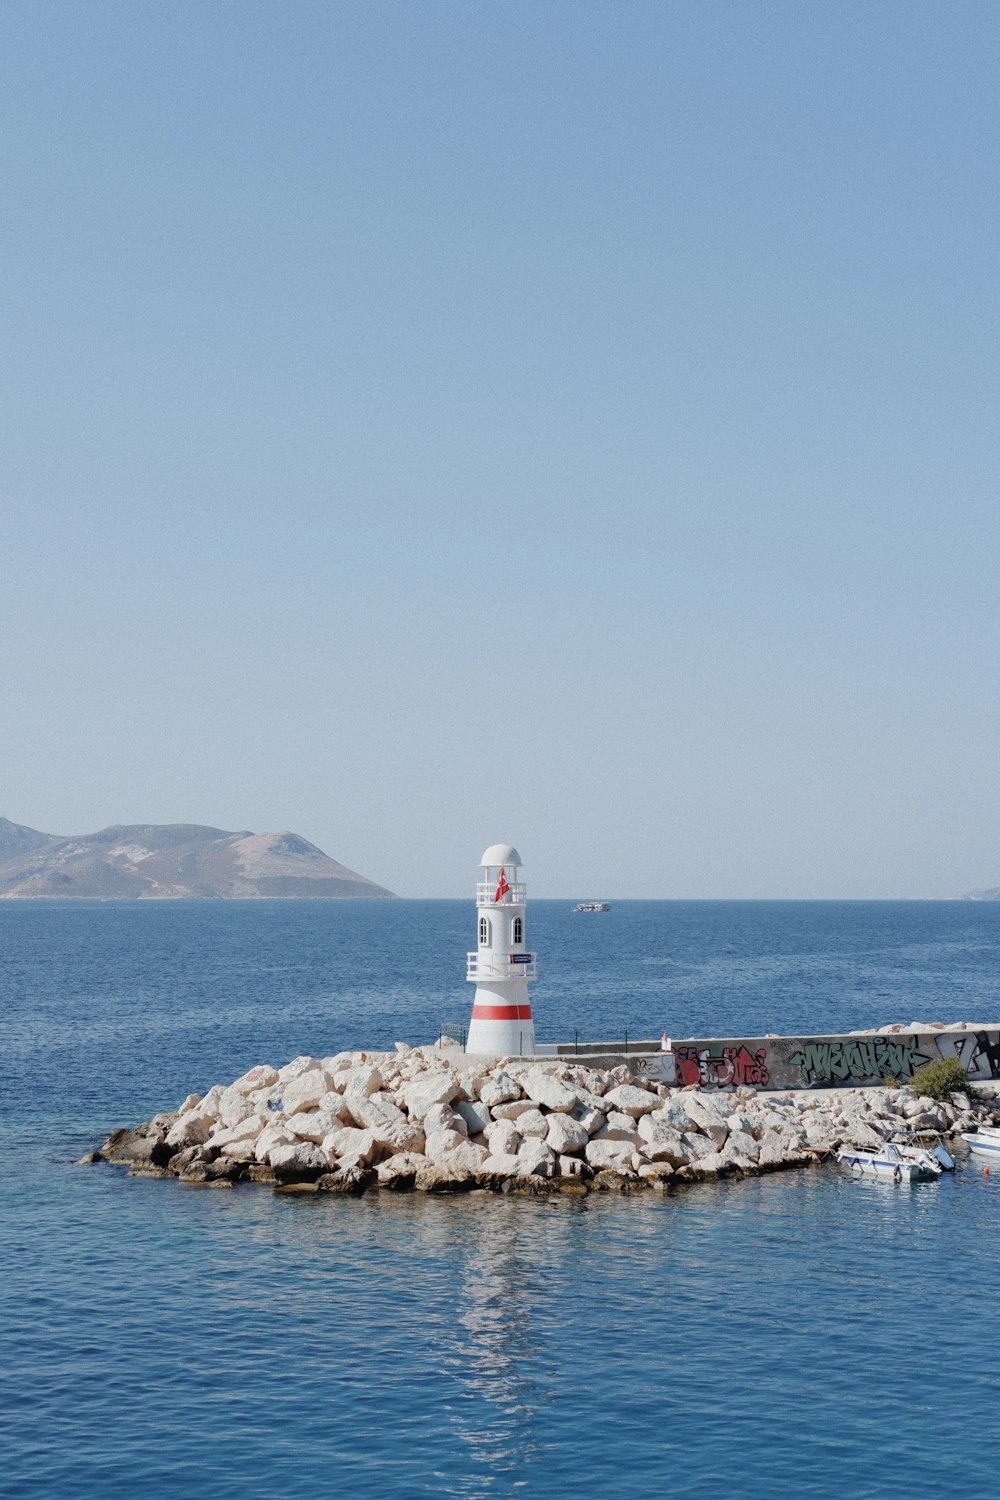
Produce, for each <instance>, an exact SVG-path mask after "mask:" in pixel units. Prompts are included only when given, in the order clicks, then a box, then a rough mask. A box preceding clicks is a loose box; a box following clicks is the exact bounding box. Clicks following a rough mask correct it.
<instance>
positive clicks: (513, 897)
mask: <svg viewBox="0 0 1000 1500" xmlns="http://www.w3.org/2000/svg"><path fill="white" fill-rule="evenodd" d="M479 863H480V865H481V867H482V869H481V873H480V879H479V882H478V884H477V885H476V931H477V937H478V940H479V941H478V947H477V948H476V950H475V952H474V953H470V954H469V961H468V971H467V973H466V976H465V977H466V978H467V979H469V980H471V981H473V982H474V983H475V986H476V993H475V994H474V995H473V997H472V1020H471V1022H470V1023H469V1035H468V1039H467V1041H466V1043H465V1050H466V1051H467V1052H484V1053H486V1054H487V1055H488V1056H491V1057H506V1056H518V1055H520V1056H524V1055H525V1054H529V1053H533V1052H534V1050H535V1023H534V1021H533V1020H532V1019H531V1001H530V1000H529V999H528V980H529V979H534V977H535V973H536V968H535V955H534V954H533V953H529V952H528V950H527V949H526V947H525V945H524V902H525V898H524V886H523V885H522V884H521V883H520V882H519V880H518V878H517V875H518V871H519V869H520V867H521V856H520V855H519V854H518V852H517V850H516V849H515V848H514V846H513V844H491V845H490V847H489V848H488V849H487V850H486V852H485V854H484V855H483V857H482V859H481V860H480V861H479Z"/></svg>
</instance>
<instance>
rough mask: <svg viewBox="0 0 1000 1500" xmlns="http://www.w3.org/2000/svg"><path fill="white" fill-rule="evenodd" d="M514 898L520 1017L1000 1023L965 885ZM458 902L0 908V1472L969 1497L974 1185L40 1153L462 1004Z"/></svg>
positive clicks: (983, 1410) (262, 1487) (119, 1492)
mask: <svg viewBox="0 0 1000 1500" xmlns="http://www.w3.org/2000/svg"><path fill="white" fill-rule="evenodd" d="M571 905H572V903H571V902H552V901H550V902H545V901H537V902H532V903H530V904H529V907H528V922H529V931H528V937H529V941H530V942H531V944H532V946H533V947H534V948H535V949H536V950H537V951H538V954H539V968H540V974H539V980H538V983H537V985H536V986H535V987H534V990H533V1001H534V1008H535V1014H536V1021H537V1025H538V1031H539V1035H540V1037H541V1038H543V1039H553V1040H554V1039H556V1038H557V1037H572V1035H573V1034H574V1033H579V1035H580V1037H581V1039H583V1038H621V1037H622V1036H623V1034H624V1033H625V1032H626V1030H627V1031H628V1033H629V1034H630V1035H631V1036H633V1037H639V1036H647V1037H648V1036H656V1035H659V1033H660V1032H661V1031H662V1030H663V1029H664V1028H665V1027H666V1028H667V1029H668V1030H669V1031H670V1033H671V1035H672V1036H674V1037H678V1038H680V1037H684V1036H688V1035H693V1036H698V1035H710V1034H711V1035H720V1036H722V1035H727V1034H728V1035H732V1034H736V1035H740V1034H743V1035H754V1034H761V1033H763V1032H768V1031H780V1032H794V1033H799V1034H801V1033H809V1032H823V1031H831V1030H832V1031H838V1030H850V1029H854V1028H857V1027H862V1026H865V1025H882V1024H884V1023H886V1022H888V1021H903V1022H909V1021H911V1020H921V1021H923V1020H931V1021H935V1020H938V1021H944V1022H950V1021H954V1020H959V1019H962V1020H970V1021H994V1022H995V1021H997V1020H998V1019H1000V904H998V905H991V904H976V903H968V902H953V903H888V902H879V903H866V902H838V903H824V902H809V903H794V902H780V903H779V902H776V903H767V902H620V903H615V905H614V906H613V909H612V910H611V911H610V912H609V913H607V914H604V915H596V916H586V915H574V914H572V913H571V911H570V907H571ZM473 936H474V910H473V907H472V905H471V902H455V901H441V902H419V901H407V902H385V903H382V902H370V903H369V902H357V903H355V902H316V903H312V902H301V903H300V902H259V903H239V902H233V903H226V902H206V903H176V904H174V903H150V904H146V903H134V904H133V903H115V902H102V903H57V904H48V903H24V904H21V903H13V902H6V903H0V1079H2V1085H0V1147H2V1156H0V1164H2V1175H0V1351H2V1357H0V1494H2V1495H4V1496H8V1495H9V1496H72V1497H76V1496H82V1497H90V1496H94V1497H98V1496H100V1497H115V1500H117V1497H129V1500H131V1497H141V1500H160V1497H163V1500H175V1497H185V1500H186V1497H189V1496H190V1497H195V1496H197V1497H198V1500H201V1497H211V1500H230V1497H234V1500H235V1497H247V1496H277V1497H281V1496H288V1497H298V1496H313V1495H317V1494H332V1495H336V1494H338V1493H347V1494H351V1495H353V1496H360V1497H367V1496H373V1497H374V1496H393V1497H395V1496H400V1497H410V1496H414V1497H416V1496H439V1495H446V1496H463V1497H490V1496H508V1495H511V1496H513V1495H527V1496H550V1495H551V1496H558V1497H559V1500H563V1497H566V1496H570V1497H574V1500H576V1497H582V1496H587V1495H617V1494H629V1495H636V1496H640V1497H645V1496H657V1497H660V1496H663V1497H674V1500H680V1497H688V1496H691V1497H694V1496H702V1495H704V1494H706V1493H715V1494H720V1495H725V1496H733V1497H741V1500H743V1497H746V1500H749V1497H761V1500H764V1497H781V1500H784V1497H788V1500H793V1497H794V1500H803V1497H843V1496H851V1497H859V1496H873V1497H885V1500H896V1497H899V1500H902V1497H906V1500H913V1497H932V1496H941V1497H954V1496H958V1495H963V1496H964V1495H979V1496H984V1497H993V1496H998V1495H1000V1477H998V1475H1000V1437H998V1422H997V1415H998V1409H1000V1408H998V1402H1000V1379H998V1375H997V1356H996V1350H997V1347H998V1334H1000V1315H998V1311H997V1309H998V1300H1000V1299H998V1296H997V1277H998V1254H997V1246H998V1243H1000V1176H997V1177H994V1178H991V1177H988V1176H984V1175H983V1173H982V1171H981V1170H980V1169H979V1168H977V1167H976V1166H975V1165H974V1164H973V1163H972V1162H970V1161H968V1160H964V1161H960V1163H959V1169H958V1171H957V1172H956V1173H955V1174H954V1175H953V1176H949V1177H945V1178H943V1179H941V1180H939V1181H937V1182H932V1183H926V1184H917V1185H913V1186H906V1187H897V1186H895V1185H894V1184H892V1183H884V1182H876V1183H864V1184H862V1183H859V1182H857V1181H854V1180H852V1179H851V1178H848V1177H844V1176H842V1175H841V1174H840V1173H839V1172H838V1169H837V1168H836V1167H820V1168H817V1169H814V1170H810V1171H795V1172H788V1173H783V1174H777V1175H773V1176H767V1177H762V1178H756V1179H750V1180H746V1181H742V1182H737V1181H724V1182H720V1183H718V1184H705V1185H701V1186H697V1187H692V1188H690V1189H687V1190H684V1191H679V1192H676V1193H672V1194H669V1195H666V1196H660V1195H654V1194H648V1195H642V1196H635V1197H629V1198H612V1197H608V1196H605V1195H603V1194H601V1195H598V1194H593V1195H591V1196H589V1197H586V1198H580V1199H577V1198H573V1199H564V1198H516V1197H509V1198H508V1197H493V1196H484V1195H475V1196H471V1197H455V1198H424V1197H419V1196H409V1195H398V1196H397V1195H389V1194H383V1195H381V1196H376V1195H370V1196H367V1197H365V1198H362V1199H357V1200H355V1199H348V1198H341V1197H313V1196H307V1195H298V1196H292V1195H281V1194H274V1193H272V1192H271V1191H270V1190H268V1189H267V1188H263V1187H252V1186H247V1187H238V1188H236V1189H230V1190H222V1189H218V1190H212V1189H198V1188H192V1187H189V1186H186V1185H183V1184H181V1183H178V1182H176V1181H155V1180H148V1179H129V1178H128V1177H127V1176H126V1175H125V1172H124V1171H123V1170H121V1169H116V1168H112V1167H109V1166H107V1165H97V1166H91V1167H83V1166H76V1165H74V1164H73V1163H74V1160H75V1158H77V1157H79V1156H80V1155H81V1154H82V1153H83V1152H85V1151H86V1150H89V1149H91V1148H92V1147H93V1146H95V1145H97V1144H99V1142H100V1141H101V1140H102V1139H103V1137H104V1136H105V1135H106V1134H107V1133H108V1132H109V1131H110V1130H111V1129H112V1128H113V1127H115V1126H117V1125H120V1124H134V1123H136V1122H137V1121H138V1120H140V1119H146V1118H148V1117H149V1115H151V1114H152V1113H153V1112H155V1111H156V1110H157V1109H160V1108H164V1107H176V1105H177V1104H178V1103H179V1101H180V1100H181V1099H182V1098H183V1096H184V1095H185V1094H187V1093H188V1092H189V1091H192V1090H196V1091H198V1092H201V1091H202V1090H204V1089H206V1088H207V1087H208V1086H209V1085H211V1084H212V1083H214V1082H228V1081H229V1080H231V1079H233V1078H235V1077H236V1076H237V1075H238V1074H240V1073H242V1072H243V1071H244V1070H245V1069H246V1068H248V1067H249V1066H251V1065H252V1064H254V1063H258V1062H270V1063H273V1064H275V1065H280V1064H281V1063H283V1062H285V1061H287V1060H288V1059H290V1058H291V1057H293V1056H295V1055H296V1054H298V1053H303V1052H312V1053H315V1054H317V1055H324V1054H328V1053H332V1052H335V1051H337V1050H339V1049H341V1048H346V1047H355V1046H370V1047H373V1048H379V1047H391V1045H392V1043H393V1042H394V1041H396V1040H397V1039H399V1040H406V1041H410V1042H417V1041H426V1040H431V1039H433V1038H434V1037H436V1036H437V1035H438V1033H439V1031H440V1030H441V1029H442V1028H444V1029H449V1028H453V1027H454V1026H455V1024H456V1023H458V1024H460V1023H461V1022H462V1021H463V1020H464V1019H465V1018H466V1017H467V1015H468V1010H469V1006H470V1001H471V987H470V986H467V985H466V984H465V982H464V971H465V952H466V949H467V948H468V947H470V946H471V944H472V940H473Z"/></svg>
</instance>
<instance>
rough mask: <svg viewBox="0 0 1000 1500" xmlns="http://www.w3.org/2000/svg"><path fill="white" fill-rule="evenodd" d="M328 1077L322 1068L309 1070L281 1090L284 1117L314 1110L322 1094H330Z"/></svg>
mask: <svg viewBox="0 0 1000 1500" xmlns="http://www.w3.org/2000/svg"><path fill="white" fill-rule="evenodd" d="M330 1083H331V1080H330V1076H329V1074H328V1073H327V1072H326V1071H325V1070H324V1069H323V1068H309V1069H308V1070H307V1071H306V1072H305V1073H300V1074H299V1075H298V1077H296V1078H293V1079H292V1081H291V1082H290V1083H288V1084H285V1085H284V1086H283V1088H282V1093H281V1102H282V1106H283V1108H284V1111H285V1114H286V1115H294V1114H297V1113H298V1111H299V1110H300V1109H316V1108H318V1106H319V1101H320V1100H321V1099H322V1098H323V1095H324V1094H328V1093H330V1092H331V1089H330Z"/></svg>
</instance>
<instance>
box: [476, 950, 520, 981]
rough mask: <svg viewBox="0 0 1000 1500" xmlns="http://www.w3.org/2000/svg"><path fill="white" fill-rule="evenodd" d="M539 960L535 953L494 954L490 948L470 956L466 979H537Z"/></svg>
mask: <svg viewBox="0 0 1000 1500" xmlns="http://www.w3.org/2000/svg"><path fill="white" fill-rule="evenodd" d="M537 976H538V960H537V958H536V957H535V955H534V953H493V952H491V951H490V950H489V949H488V948H485V949H480V950H479V952H478V953H470V954H469V955H468V968H467V970H466V975H465V977H466V979H473V980H478V979H535V978H537Z"/></svg>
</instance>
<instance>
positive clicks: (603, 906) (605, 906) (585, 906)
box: [573, 901, 611, 911]
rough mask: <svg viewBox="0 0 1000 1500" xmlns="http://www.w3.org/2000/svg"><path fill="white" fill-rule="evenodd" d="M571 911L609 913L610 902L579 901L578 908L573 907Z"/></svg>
mask: <svg viewBox="0 0 1000 1500" xmlns="http://www.w3.org/2000/svg"><path fill="white" fill-rule="evenodd" d="M573 910H574V911H610V910H611V902H610V901H581V902H580V904H579V905H578V906H574V908H573Z"/></svg>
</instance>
